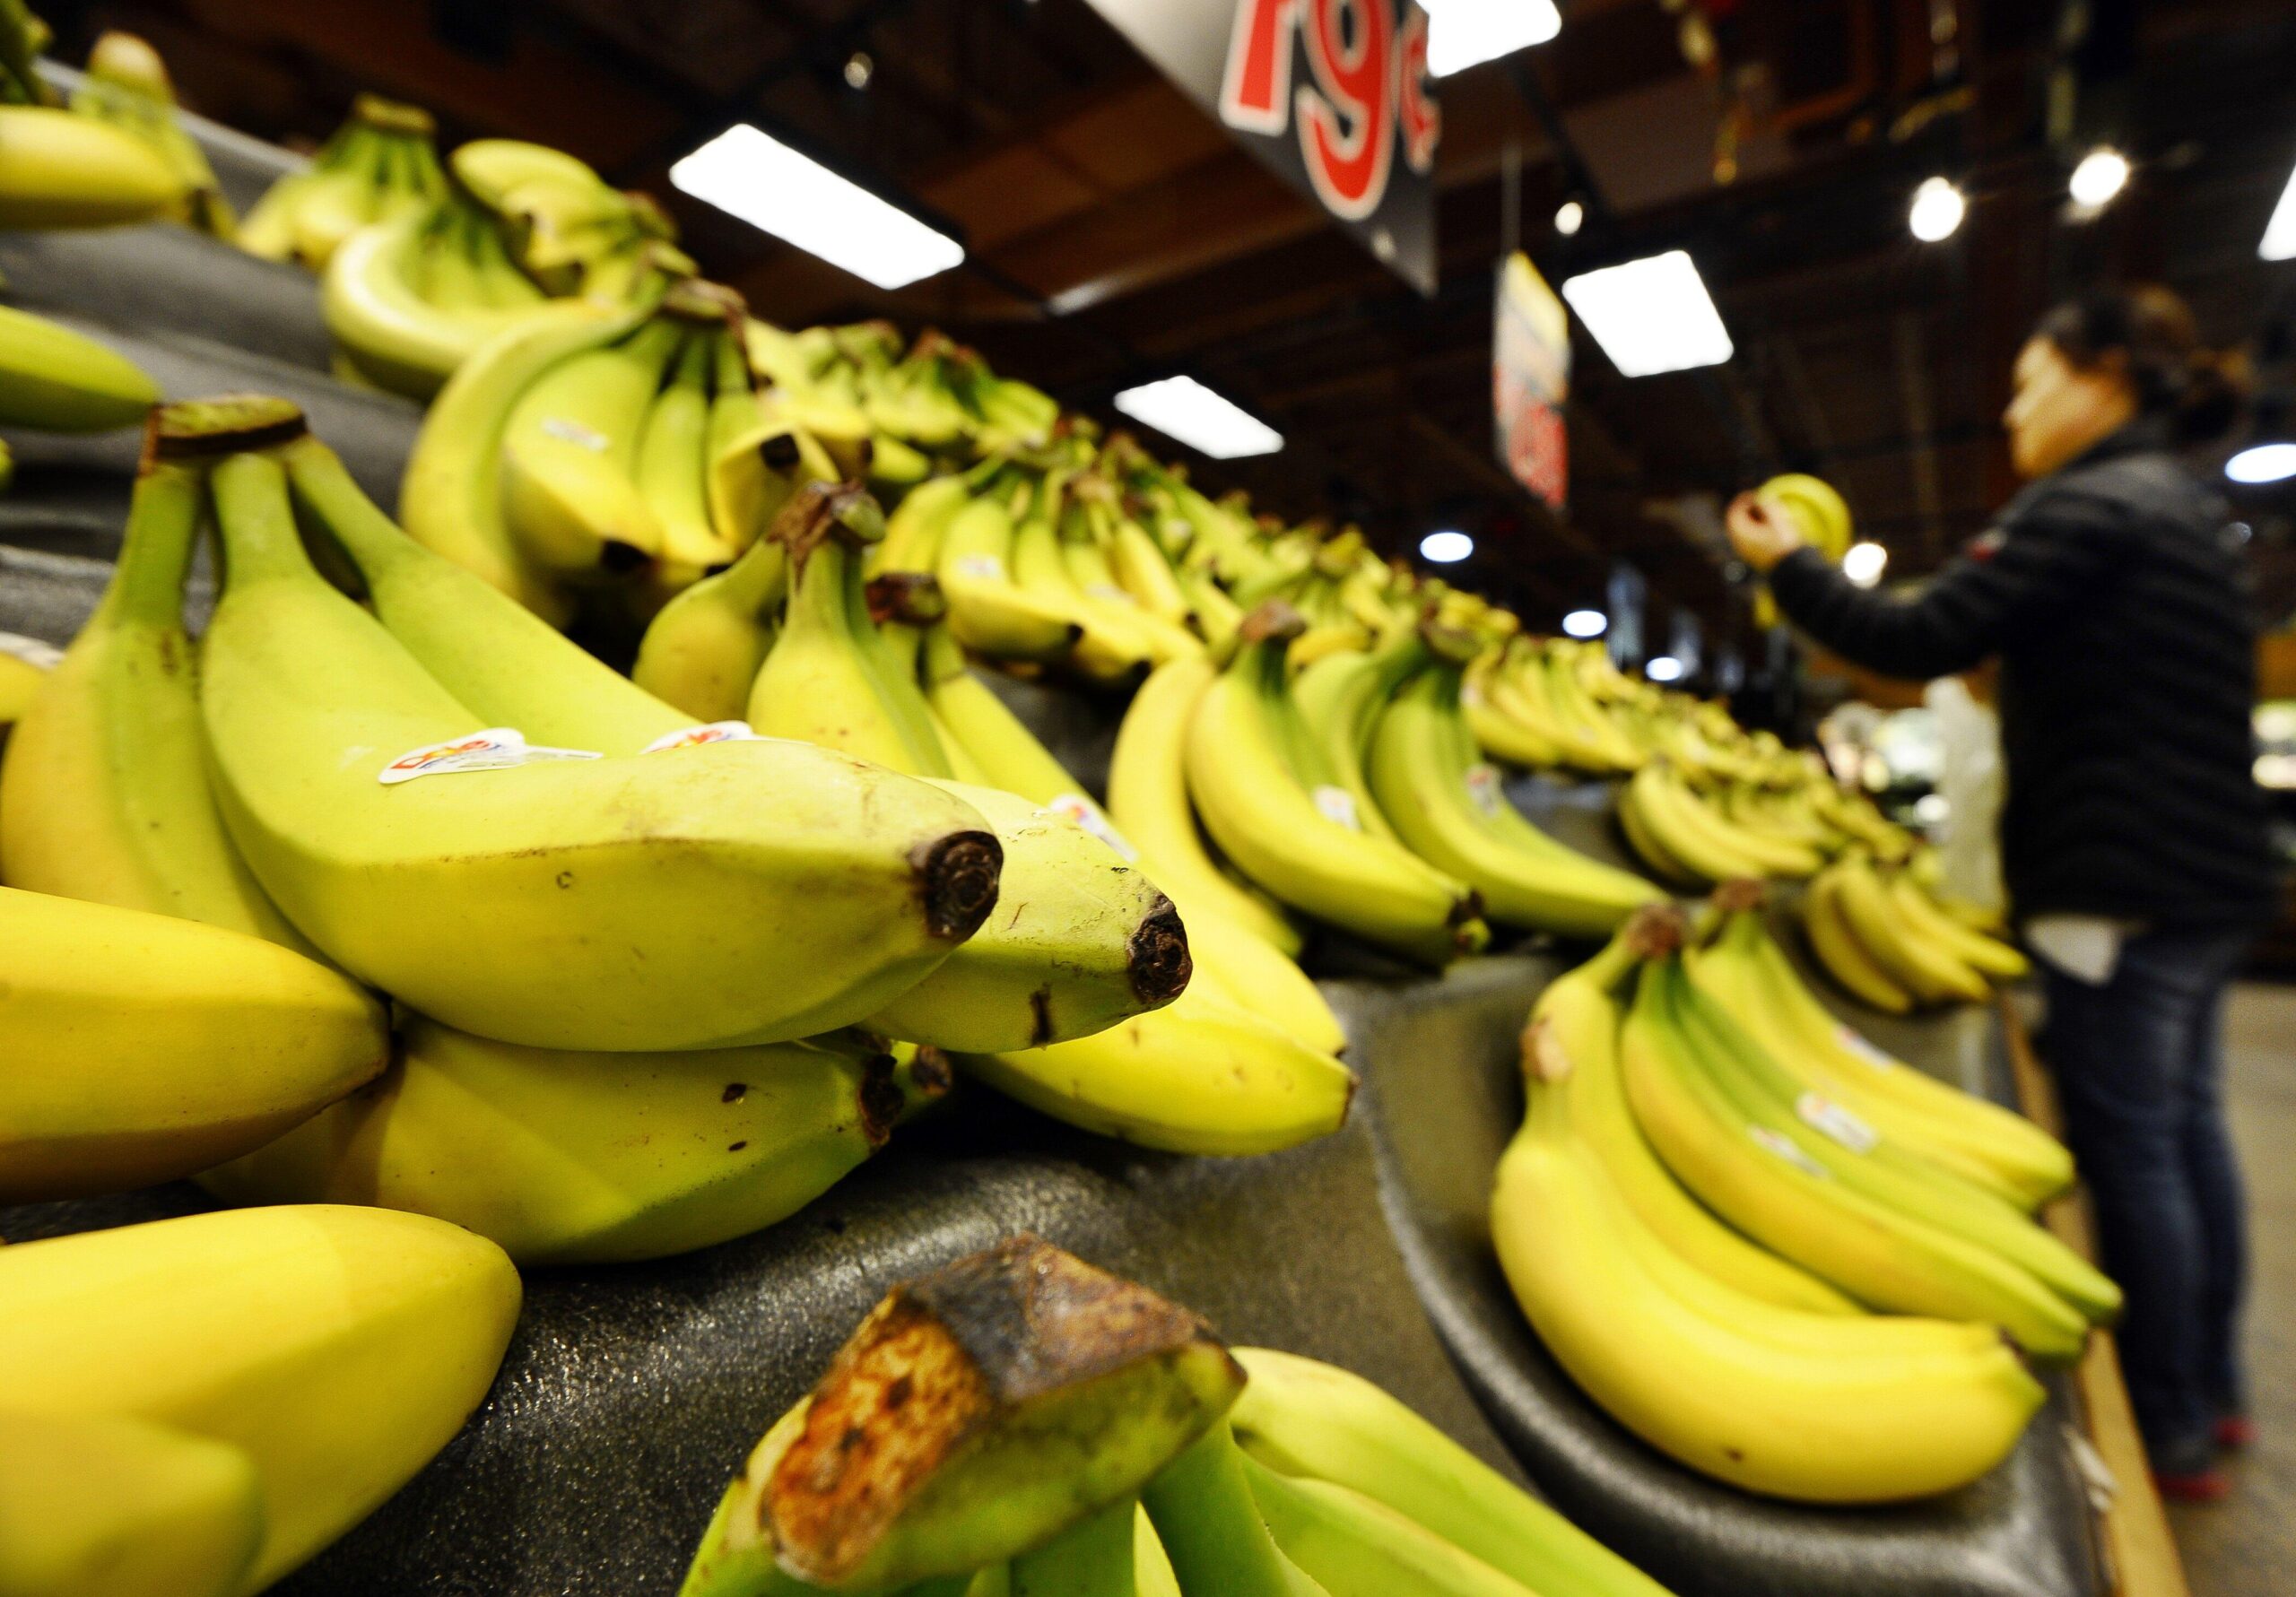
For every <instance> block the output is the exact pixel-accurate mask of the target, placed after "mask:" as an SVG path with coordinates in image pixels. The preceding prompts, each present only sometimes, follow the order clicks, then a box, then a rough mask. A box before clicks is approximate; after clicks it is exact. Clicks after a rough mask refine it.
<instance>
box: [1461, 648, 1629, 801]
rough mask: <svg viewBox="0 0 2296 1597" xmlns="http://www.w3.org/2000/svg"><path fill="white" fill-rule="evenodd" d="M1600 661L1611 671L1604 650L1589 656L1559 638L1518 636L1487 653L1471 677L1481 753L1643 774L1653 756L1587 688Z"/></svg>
mask: <svg viewBox="0 0 2296 1597" xmlns="http://www.w3.org/2000/svg"><path fill="white" fill-rule="evenodd" d="M1598 657H1599V658H1601V659H1602V664H1603V666H1604V667H1607V666H1608V665H1609V661H1608V659H1607V657H1603V656H1602V651H1601V649H1600V648H1599V647H1596V648H1595V649H1594V650H1593V651H1592V652H1591V654H1590V653H1589V652H1588V651H1587V650H1586V649H1584V648H1582V647H1580V646H1579V645H1578V644H1576V643H1573V642H1571V641H1570V640H1569V639H1567V638H1545V639H1540V638H1527V637H1524V636H1522V635H1520V634H1519V633H1518V634H1517V635H1515V636H1513V637H1511V638H1505V639H1501V640H1496V641H1494V642H1492V644H1490V645H1488V646H1487V647H1485V648H1484V650H1483V653H1482V654H1481V655H1479V656H1478V657H1477V658H1476V660H1475V661H1474V664H1472V665H1471V666H1470V667H1469V669H1468V672H1467V677H1466V688H1467V692H1466V699H1465V703H1466V711H1467V716H1468V723H1469V725H1471V726H1472V727H1473V728H1474V733H1475V738H1476V741H1477V742H1480V743H1481V744H1482V745H1483V751H1484V752H1485V753H1487V754H1489V755H1490V756H1491V757H1492V759H1503V760H1505V761H1507V762H1508V763H1509V764H1510V765H1517V766H1523V767H1526V768H1545V767H1568V768H1571V769H1574V770H1579V771H1585V772H1587V773H1588V774H1590V775H1596V776H1601V775H1608V774H1611V773H1613V772H1631V771H1634V770H1637V769H1639V768H1640V767H1641V766H1642V765H1643V764H1644V763H1646V761H1647V760H1648V750H1647V749H1646V748H1645V747H1644V746H1643V745H1642V744H1640V743H1639V742H1637V741H1636V740H1635V739H1634V738H1633V737H1632V736H1631V734H1630V733H1629V731H1628V730H1627V724H1626V723H1625V722H1624V718H1623V717H1622V716H1619V715H1617V714H1616V713H1615V712H1614V709H1613V707H1611V706H1608V705H1605V703H1604V702H1603V701H1602V700H1601V699H1598V698H1597V697H1596V692H1595V690H1594V688H1593V686H1592V685H1591V683H1590V681H1589V677H1590V676H1591V674H1592V673H1593V671H1594V669H1595V667H1594V664H1593V662H1594V660H1595V659H1596V658H1598Z"/></svg>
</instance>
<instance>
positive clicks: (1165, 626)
mask: <svg viewBox="0 0 2296 1597" xmlns="http://www.w3.org/2000/svg"><path fill="white" fill-rule="evenodd" d="M1074 491H1075V492H1077V493H1078V494H1079V495H1080V496H1081V497H1080V498H1079V499H1078V500H1077V501H1076V502H1074V503H1072V504H1071V505H1070V507H1069V509H1068V512H1067V514H1066V516H1065V517H1064V518H1063V520H1062V523H1061V525H1060V554H1061V559H1062V560H1063V561H1065V563H1066V565H1067V567H1068V574H1069V576H1070V577H1073V578H1074V581H1075V584H1076V590H1077V593H1078V595H1079V596H1080V597H1081V598H1082V599H1083V603H1085V605H1086V606H1087V607H1088V608H1089V609H1091V611H1092V612H1094V613H1095V614H1096V615H1099V616H1100V617H1102V618H1103V619H1104V624H1106V625H1109V626H1116V627H1121V628H1124V629H1127V630H1129V631H1130V632H1131V633H1132V634H1133V635H1134V636H1135V638H1138V639H1140V641H1141V643H1142V644H1143V645H1144V647H1146V649H1147V651H1148V657H1149V658H1150V659H1151V660H1152V661H1153V662H1154V663H1156V664H1160V665H1161V664H1163V663H1164V662H1165V661H1166V660H1169V659H1171V658H1173V657H1174V656H1175V655H1195V654H1201V653H1203V651H1204V644H1203V641H1202V640H1201V639H1199V638H1197V637H1196V634H1195V633H1194V632H1191V631H1190V630H1188V629H1187V623H1186V622H1184V621H1171V620H1169V619H1168V618H1166V617H1165V616H1163V615H1161V614H1160V613H1158V612H1156V611H1155V610H1153V609H1152V608H1150V607H1149V606H1148V605H1146V604H1144V603H1142V602H1141V601H1140V600H1139V599H1138V598H1136V597H1135V596H1134V595H1133V593H1132V591H1131V589H1129V588H1128V587H1126V586H1125V585H1124V584H1123V583H1122V581H1120V580H1119V579H1118V575H1117V570H1116V566H1115V563H1114V562H1113V560H1111V558H1110V551H1111V548H1112V546H1113V544H1114V542H1115V537H1116V530H1115V525H1114V516H1113V515H1112V513H1111V512H1110V510H1109V506H1108V504H1107V503H1106V500H1107V499H1108V498H1109V496H1110V495H1112V494H1113V492H1114V490H1112V489H1109V488H1108V487H1106V486H1105V484H1104V483H1103V482H1102V481H1101V480H1100V478H1097V477H1091V476H1086V477H1083V478H1080V479H1078V480H1077V482H1076V484H1075V485H1074Z"/></svg>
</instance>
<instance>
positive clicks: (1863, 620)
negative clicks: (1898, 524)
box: [1770, 499, 2126, 681]
mask: <svg viewBox="0 0 2296 1597" xmlns="http://www.w3.org/2000/svg"><path fill="white" fill-rule="evenodd" d="M2122 529H2123V523H2122V522H2121V520H2120V518H2119V517H2118V516H2115V515H2114V514H2113V513H2112V512H2111V511H2110V510H2109V508H2106V507H2104V506H2102V505H2092V504H2087V503H2083V502H2081V501H2076V500H2070V499H2067V500H2063V501H2059V500H2045V501H2043V502H2042V503H2040V504H2037V505H2035V506H2033V507H2032V508H2031V510H2030V511H2028V512H2027V513H2025V514H2024V515H2022V516H2018V517H2017V518H2016V519H2015V520H2013V521H2012V522H2010V523H2009V524H2008V525H2005V526H1999V527H1996V528H1994V529H1993V530H1992V531H1991V532H1989V533H1987V534H1984V535H1983V536H1982V537H1979V538H1978V539H1976V540H1974V541H1973V542H1970V544H1969V545H1968V547H1967V548H1966V549H1965V550H1964V551H1962V553H1961V555H1960V556H1959V557H1957V558H1956V559H1955V560H1953V561H1952V563H1951V564H1950V565H1948V566H1947V567H1946V568H1944V570H1942V571H1940V572H1939V573H1938V574H1937V575H1936V576H1935V577H1933V578H1932V579H1930V581H1928V582H1927V583H1926V584H1924V585H1923V586H1921V587H1920V588H1919V589H1918V591H1917V592H1915V593H1913V594H1912V595H1909V596H1905V597H1900V596H1898V595H1892V594H1883V593H1875V592H1873V591H1870V590H1868V589H1865V588H1861V587H1859V586H1857V585H1856V584H1854V583H1852V582H1851V581H1850V580H1849V579H1848V577H1844V576H1843V575H1842V574H1841V573H1840V572H1839V571H1838V570H1836V569H1835V568H1833V567H1831V566H1830V565H1828V564H1827V563H1826V561H1825V558H1824V557H1823V556H1822V555H1821V554H1819V553H1818V552H1817V551H1815V550H1813V549H1807V548H1804V549H1799V550H1796V551H1794V552H1793V553H1791V554H1789V555H1787V557H1786V558H1785V559H1783V560H1779V562H1778V564H1777V565H1776V566H1774V567H1772V568H1770V591H1771V592H1772V593H1773V594H1775V595H1777V598H1778V607H1779V610H1781V611H1783V612H1785V613H1786V615H1787V618H1788V619H1790V620H1791V621H1793V622H1794V623H1795V625H1796V626H1797V627H1799V628H1800V629H1802V630H1803V631H1805V632H1806V633H1808V634H1809V635H1810V637H1811V638H1814V639H1815V640H1816V641H1817V642H1819V643H1821V644H1822V645H1824V646H1825V647H1827V648H1830V649H1831V650H1832V651H1833V652H1834V653H1836V654H1838V655H1841V656H1842V657H1843V658H1844V659H1846V660H1849V661H1853V662H1855V663H1856V664H1859V665H1863V666H1865V668H1866V669H1868V670H1870V671H1878V672H1880V673H1883V675H1885V676H1894V677H1902V678H1907V679H1909V680H1912V681H1924V680H1926V679H1927V678H1930V677H1937V676H1945V675H1949V674H1951V673H1954V672H1960V671H1967V670H1969V669H1970V667H1971V666H1973V665H1976V664H1979V662H1981V661H1984V660H1986V659H1987V658H1989V657H1991V656H1992V655H1997V654H1999V653H2000V652H2001V650H2002V648H2003V647H2004V646H2005V645H2006V644H2008V643H2009V642H2010V641H2011V640H2013V639H2020V640H2030V639H2031V638H2035V637H2037V636H2039V635H2040V634H2041V633H2043V632H2045V631H2046V630H2047V629H2048V628H2049V627H2050V626H2052V625H2053V624H2054V623H2055V621H2057V618H2058V617H2059V616H2061V615H2063V614H2064V613H2065V612H2066V611H2067V610H2068V609H2070V608H2071V607H2072V606H2073V605H2074V604H2075V603H2079V602H2080V600H2081V599H2082V598H2083V596H2084V595H2087V594H2088V593H2089V592H2090V591H2092V589H2093V588H2094V586H2096V585H2097V583H2098V582H2099V581H2100V579H2101V578H2102V577H2104V576H2105V574H2106V573H2107V572H2109V571H2110V570H2111V569H2112V568H2113V567H2114V566H2115V565H2116V564H2117V563H2118V560H2119V558H2120V555H2121V551H2122V549H2123V547H2124V543H2125V536H2126V535H2125V534H2124V532H2123V530H2122Z"/></svg>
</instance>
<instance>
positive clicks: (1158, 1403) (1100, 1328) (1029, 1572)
mask: <svg viewBox="0 0 2296 1597" xmlns="http://www.w3.org/2000/svg"><path fill="white" fill-rule="evenodd" d="M1015 1328H1018V1329H1015ZM888 1390H898V1391H899V1393H900V1398H899V1399H898V1400H897V1401H895V1400H889V1399H888V1398H887V1396H886V1395H885V1394H886V1393H887V1392H888ZM920 1400H921V1401H920ZM860 1505H866V1507H865V1508H862V1507H859V1506H860ZM895 1587H898V1588H900V1589H901V1590H904V1591H909V1592H918V1593H936V1594H945V1597H1396V1593H1413V1594H1414V1597H1530V1594H1531V1593H1534V1592H1570V1593H1584V1594H1585V1597H1665V1593H1664V1591H1663V1589H1662V1588H1661V1587H1659V1586H1658V1585H1657V1584H1656V1583H1655V1582H1653V1581H1651V1580H1650V1579H1649V1578H1648V1576H1646V1575H1642V1574H1641V1573H1640V1572H1639V1570H1636V1569H1635V1568H1634V1567H1632V1566H1631V1565H1629V1564H1628V1563H1626V1562H1625V1561H1624V1560H1623V1559H1622V1558H1618V1557H1617V1556H1616V1555H1615V1554H1613V1553H1612V1552H1610V1551H1609V1550H1608V1549H1605V1548H1604V1547H1602V1546H1601V1545H1600V1544H1599V1543H1597V1542H1596V1541H1593V1540H1591V1539H1590V1538H1588V1537H1587V1535H1586V1534H1585V1533H1584V1532H1580V1531H1578V1530H1577V1529H1576V1528H1575V1527H1573V1526H1572V1525H1571V1524H1570V1523H1569V1522H1568V1521H1566V1520H1564V1519H1563V1518H1562V1517H1561V1515H1557V1514H1555V1513H1554V1512H1553V1511H1552V1509H1549V1508H1547V1507H1546V1506H1544V1505H1543V1504H1541V1503H1539V1502H1537V1501H1536V1500H1535V1499H1534V1498H1532V1497H1528V1496H1527V1495H1526V1494H1525V1493H1523V1492H1521V1491H1520V1490H1518V1489H1516V1488H1515V1487H1514V1486H1513V1485H1511V1484H1510V1483H1509V1482H1508V1481H1507V1480H1505V1479H1504V1478H1503V1477H1501V1476H1500V1475H1499V1474H1498V1473H1497V1472H1496V1471H1493V1470H1492V1469H1491V1468H1490V1467H1489V1466H1487V1465H1485V1464H1483V1462H1481V1461H1479V1460H1477V1459H1475V1458H1474V1456H1473V1455H1472V1454H1469V1453H1468V1452H1467V1451H1466V1450H1465V1448H1463V1447H1461V1446H1459V1445H1457V1443H1455V1442H1453V1441H1451V1440H1450V1439H1449V1438H1448V1436H1444V1435H1443V1434H1442V1433H1441V1432H1439V1431H1438V1430H1437V1429H1436V1428H1434V1427H1433V1426H1431V1425H1430V1424H1428V1422H1427V1421H1426V1420H1424V1419H1421V1418H1420V1417H1419V1416H1418V1415H1417V1414H1415V1413H1413V1411H1412V1410H1410V1409H1409V1408H1408V1407H1406V1406H1405V1405H1404V1404H1403V1403H1401V1402H1397V1401H1396V1399H1395V1398H1393V1397H1391V1396H1389V1395H1388V1394H1387V1393H1385V1392H1383V1391H1381V1390H1380V1389H1379V1388H1378V1387H1377V1386H1375V1385H1373V1384H1370V1382H1368V1381H1365V1380H1363V1379H1362V1378H1361V1377H1360V1376H1355V1375H1352V1374H1350V1373H1349V1372H1347V1371H1345V1370H1342V1369H1338V1368H1335V1367H1332V1366H1330V1365H1326V1364H1319V1363H1318V1362H1316V1361H1315V1360H1313V1359H1309V1358H1299V1357H1296V1356H1294V1355H1291V1354H1287V1353H1279V1352H1274V1351H1271V1350H1260V1349H1237V1350H1229V1349H1227V1348H1225V1347H1223V1346H1222V1345H1221V1343H1220V1342H1219V1341H1217V1340H1216V1339H1215V1338H1214V1337H1213V1335H1212V1333H1211V1332H1210V1330H1209V1328H1208V1327H1207V1326H1206V1325H1205V1323H1204V1322H1203V1321H1202V1320H1201V1319H1199V1318H1198V1317H1197V1316H1196V1315H1193V1314H1190V1313H1189V1312H1187V1310H1186V1309H1183V1308H1180V1307H1178V1306H1176V1305H1174V1304H1172V1303H1170V1302H1169V1301H1167V1300H1166V1299H1164V1298H1160V1297H1158V1296H1156V1295H1155V1294H1154V1293H1152V1292H1151V1291H1149V1290H1148V1289H1145V1288H1143V1287H1139V1286H1136V1285H1134V1284H1133V1283H1131V1282H1128V1281H1124V1280H1118V1279H1116V1278H1114V1277H1112V1276H1109V1275H1106V1274H1104V1273H1102V1272H1100V1271H1097V1270H1095V1269H1093V1268H1092V1267H1091V1266H1090V1265H1088V1264H1085V1263H1082V1262H1081V1261H1079V1260H1077V1259H1074V1258H1073V1257H1071V1256H1070V1255H1068V1254H1064V1253H1062V1252H1060V1251H1059V1250H1058V1249H1057V1248H1054V1247H1051V1246H1050V1245H1047V1244H1045V1243H1043V1242H1041V1241H1039V1240H1038V1239H1036V1238H1035V1237H1025V1236H1023V1237H1016V1238H1014V1239H1013V1240H1012V1241H1010V1242H1006V1243H1004V1244H1001V1245H998V1246H996V1247H995V1248H992V1249H989V1250H988V1251H987V1252H985V1253H981V1254H973V1255H971V1256H970V1257H968V1258H963V1259H959V1260H957V1261H956V1262H955V1263H951V1264H948V1265H945V1266H944V1267H942V1268H941V1269H939V1270H937V1271H935V1272H932V1273H931V1274H928V1275H926V1276H924V1277H922V1278H920V1279H918V1280H912V1281H908V1282H904V1283H902V1284H901V1285H900V1286H897V1287H895V1288H894V1289H893V1290H892V1291H891V1293H890V1294H889V1295H888V1296H887V1297H886V1298H884V1300H883V1302H882V1303H880V1304H879V1305H878V1306H877V1308H876V1309H875V1310H874V1312H873V1313H872V1314H871V1315H869V1317H868V1318H867V1319H866V1320H865V1321H864V1322H863V1323H862V1324H861V1326H860V1327H859V1328H858V1329H857V1331H856V1332H854V1333H853V1335H852V1337H851V1338H850V1339H849V1340H848V1341H847V1342H846V1344H845V1346H844V1347H843V1348H842V1349H841V1350H839V1352H838V1354H837V1355H836V1357H835V1358H834V1359H833V1360H832V1361H831V1365H830V1367H829V1369H828V1371H827V1373H826V1374H824V1375H823V1376H822V1379H821V1381H820V1383H819V1384H817V1385H815V1387H814V1388H813V1392H812V1393H810V1394H808V1395H807V1396H806V1398H805V1399H804V1401H803V1402H800V1403H799V1404H798V1405H797V1406H796V1408H794V1409H792V1410H790V1411H789V1412H788V1413H787V1414H785V1415H784V1416H783V1417H782V1418H781V1419H780V1420H779V1421H778V1422H777V1423H776V1424H775V1425H774V1426H773V1427H772V1428H771V1429H770V1430H769V1431H768V1432H767V1433H766V1435H765V1437H764V1439H763V1440H761V1442H760V1443H759V1444H758V1445H757V1447H756V1449H755V1450H754V1451H753V1452H752V1454H750V1458H749V1461H748V1463H747V1464H746V1466H745V1467H744V1470H743V1472H742V1474H741V1476H740V1477H739V1478H738V1479H737V1480H735V1482H734V1483H733V1485H732V1486H731V1487H730V1488H728V1489H727V1490H726V1495H725V1497H724V1498H723V1499H722V1501H721V1502H720V1503H719V1506H718V1512H717V1515H716V1516H715V1517H714V1518H713V1519H712V1521H711V1523H710V1525H709V1530H708V1532H706V1533H705V1535H704V1537H703V1539H702V1542H701V1546H700V1549H699V1550H698V1551H697V1553H696V1554H695V1557H694V1560H693V1563H692V1566H691V1568H690V1569H689V1570H688V1572H687V1575H686V1578H685V1583H684V1584H683V1587H682V1588H681V1592H682V1593H683V1597H734V1594H735V1593H759V1592H774V1593H789V1594H790V1597H797V1594H798V1593H805V1592H819V1591H850V1590H856V1589H868V1590H888V1589H892V1588H895Z"/></svg>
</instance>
